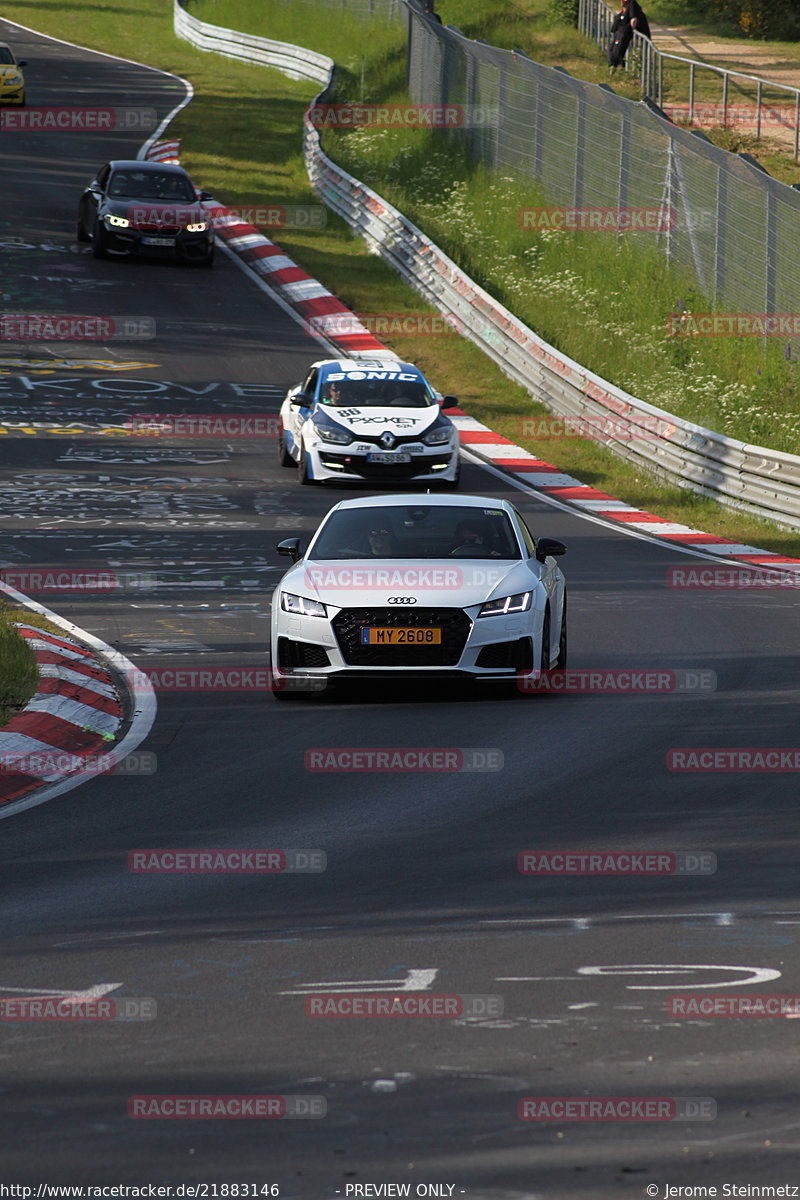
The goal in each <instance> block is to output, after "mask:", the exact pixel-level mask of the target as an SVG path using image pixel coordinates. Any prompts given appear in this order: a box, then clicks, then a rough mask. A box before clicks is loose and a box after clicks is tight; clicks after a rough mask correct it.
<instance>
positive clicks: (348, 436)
mask: <svg viewBox="0 0 800 1200" xmlns="http://www.w3.org/2000/svg"><path fill="white" fill-rule="evenodd" d="M313 424H314V428H315V430H316V431H317V433H318V434H319V436H320V437H321V438H322V440H323V442H336V443H337V445H339V446H346V445H347V444H348V442H352V440H353V435H352V433H350V432H349V431H348V430H347V429H337V428H336V427H335V426H334V425H322V424H319V425H318V424H317V422H316V421H314V423H313Z"/></svg>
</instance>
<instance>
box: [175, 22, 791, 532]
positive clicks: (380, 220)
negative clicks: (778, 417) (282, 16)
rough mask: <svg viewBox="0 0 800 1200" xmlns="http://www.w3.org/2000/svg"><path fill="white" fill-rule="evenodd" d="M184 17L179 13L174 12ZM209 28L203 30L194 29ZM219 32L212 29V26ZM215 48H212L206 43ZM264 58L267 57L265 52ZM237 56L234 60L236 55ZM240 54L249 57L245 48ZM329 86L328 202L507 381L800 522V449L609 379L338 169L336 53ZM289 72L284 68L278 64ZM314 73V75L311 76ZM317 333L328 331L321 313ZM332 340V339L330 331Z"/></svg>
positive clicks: (681, 473)
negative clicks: (729, 431) (650, 399)
mask: <svg viewBox="0 0 800 1200" xmlns="http://www.w3.org/2000/svg"><path fill="white" fill-rule="evenodd" d="M174 4H175V12H176V21H175V31H176V33H177V34H178V35H179V36H182V37H186V33H187V32H189V33H190V35H191V36H190V37H187V38H186V40H189V41H192V44H195V41H194V39H197V38H203V39H204V40H209V41H210V40H213V41H219V42H221V43H223V44H227V45H228V46H235V45H237V44H239V45H240V46H241V47H243V48H244V49H245V50H246V54H247V57H248V60H249V61H254V62H264V63H265V64H266V65H270V66H272V65H275V63H274V61H270V60H268V58H267V56H268V55H270V56H272V55H273V54H274V50H273V48H274V47H275V46H279V47H280V48H281V49H280V54H281V56H283V57H285V58H286V59H287V60H291V57H292V52H294V54H295V55H296V59H295V60H294V62H292V61H289V62H288V66H289V68H290V69H291V70H293V71H299V67H300V65H301V64H302V65H303V66H306V67H307V66H308V64H309V63H311V62H312V59H313V60H315V65H316V67H318V66H319V60H320V59H323V58H324V56H322V55H317V54H312V52H311V51H308V50H305V49H304V48H303V47H296V46H291V45H289V44H287V43H280V42H278V43H275V42H270V41H269V40H268V39H264V38H254V37H251V36H250V35H247V34H239V33H236V32H235V31H234V30H228V29H220V28H219V27H216V26H211V27H209V26H205V23H204V22H199V21H197V20H196V19H195V18H188V22H187V21H186V20H185V18H186V16H187V14H186V13H185V12H184V11H183V9H181V7H180V3H179V0H174ZM178 14H180V20H179V17H178ZM198 27H202V28H198ZM209 29H212V30H214V33H213V35H212V34H210V33H209V32H208V30H209ZM208 48H210V46H209V47H208ZM260 55H263V56H264V57H259V56H260ZM231 57H236V56H235V55H231ZM242 57H244V55H242ZM325 61H326V63H327V64H328V65H327V66H326V68H325V74H324V77H323V76H321V75H317V76H316V77H315V78H316V79H317V80H318V81H321V82H323V83H324V85H325V86H324V88H323V90H322V91H321V92H320V93H319V94H318V95H317V96H316V97H315V98H314V100H313V101H312V102H311V104H310V105H309V108H308V110H307V111H306V113H305V116H304V128H303V154H304V159H305V163H306V169H307V171H308V175H309V179H310V181H311V186H312V187H313V189H314V191H315V193H316V194H317V195H318V196H319V197H320V199H321V200H322V201H323V203H325V204H326V205H327V206H328V207H329V208H331V209H332V210H333V211H334V212H335V213H337V214H338V215H339V216H341V217H342V218H343V219H344V220H345V221H346V222H347V224H348V225H349V226H350V227H351V229H354V230H356V231H357V232H358V233H359V234H360V235H361V236H362V237H363V238H364V240H365V241H366V242H367V243H368V245H370V246H371V247H372V248H374V249H375V250H376V251H377V252H378V253H379V254H380V255H381V257H382V258H383V259H385V261H386V262H388V263H389V264H390V265H391V266H392V267H393V268H394V269H395V270H396V271H397V272H398V273H399V274H400V275H401V276H402V277H403V278H404V279H405V280H406V282H407V283H408V284H410V286H411V287H413V288H414V289H415V290H416V291H417V292H418V293H419V294H420V295H421V296H422V297H423V298H424V299H425V300H427V301H428V303H430V304H431V305H432V306H433V307H434V308H436V309H438V310H439V311H440V312H441V313H444V314H447V315H450V316H452V317H454V318H456V320H457V322H458V323H459V325H460V328H461V330H462V332H463V333H464V334H465V336H467V337H469V338H470V340H471V341H473V342H475V344H476V345H478V346H479V347H480V348H481V349H482V350H483V351H484V353H486V354H487V355H488V356H489V357H490V358H491V359H492V360H493V361H494V362H495V363H497V365H498V366H499V367H500V368H501V369H502V370H503V371H504V372H505V374H507V375H508V376H509V377H510V378H512V379H513V380H515V381H516V382H517V383H519V384H521V385H522V386H523V387H524V388H525V389H526V390H527V391H528V392H529V393H530V394H531V396H533V397H534V399H535V400H537V401H539V402H540V403H541V404H542V405H543V406H544V407H545V408H546V409H548V410H549V411H550V412H551V413H553V414H555V415H556V416H558V417H563V418H575V419H577V420H579V421H582V422H584V424H585V426H586V427H587V428H589V429H591V428H592V427H596V428H597V429H599V430H604V429H607V428H611V429H612V432H610V433H603V434H602V435H601V436H598V437H596V438H593V439H592V440H594V441H596V442H598V443H599V444H602V445H604V446H606V447H607V448H608V449H609V450H611V451H612V452H613V453H614V454H616V455H617V456H618V457H620V458H622V459H625V460H627V461H629V462H632V463H634V464H635V465H637V466H640V467H644V468H645V469H647V470H648V471H650V472H651V473H654V474H656V475H658V476H660V477H661V478H663V479H665V480H668V481H669V482H670V483H673V484H676V485H678V486H680V487H682V488H686V489H689V490H691V491H693V492H696V493H698V494H700V495H704V496H709V497H711V498H713V499H715V500H717V501H719V502H720V503H721V504H724V505H727V506H729V507H732V508H736V509H740V510H742V511H745V512H748V513H751V514H753V515H755V516H759V517H764V518H767V519H769V520H772V521H775V522H776V523H778V524H780V525H783V526H786V527H788V528H791V529H800V455H795V454H788V453H785V452H783V451H778V450H771V449H769V448H768V447H765V446H758V445H751V444H749V443H745V442H742V441H738V440H737V439H735V438H729V437H726V436H725V435H723V434H720V433H715V432H714V431H713V430H710V429H705V428H704V427H703V426H701V425H697V424H695V423H694V422H691V421H686V420H684V419H683V418H681V417H676V416H674V415H673V414H671V413H668V412H666V411H665V410H664V409H660V408H657V407H655V406H654V405H652V404H649V403H647V402H646V401H644V400H638V399H637V398H636V397H635V396H631V395H630V394H629V393H628V392H626V391H624V390H623V389H622V388H619V387H616V386H615V385H614V384H611V383H609V382H608V381H606V380H604V379H602V378H601V377H600V376H599V375H595V374H594V373H593V372H592V371H589V370H587V368H585V367H582V366H581V365H580V364H579V363H577V362H575V361H574V360H573V359H571V358H569V357H567V356H566V355H565V354H562V353H561V351H559V350H557V349H556V348H555V347H554V346H551V345H550V344H549V343H547V342H545V341H544V340H543V339H542V338H540V337H538V336H537V334H536V333H534V331H533V330H532V329H530V328H529V327H528V326H527V325H525V324H524V322H523V321H521V320H520V319H519V318H518V317H515V316H514V314H513V313H511V312H509V310H508V309H507V308H505V307H504V306H503V305H502V304H500V303H499V302H498V301H497V300H495V299H494V298H493V297H492V296H490V295H489V294H488V292H486V291H485V290H484V289H483V288H481V287H480V286H479V285H478V284H476V283H475V282H474V281H473V280H472V279H470V277H469V276H468V275H467V274H466V272H464V271H462V270H461V268H460V267H458V266H457V265H456V264H455V263H454V262H453V261H452V259H450V258H448V256H447V255H446V254H445V253H444V252H443V251H442V250H440V249H439V247H438V246H437V245H436V244H435V243H434V242H432V241H431V240H430V238H428V237H427V235H426V234H424V233H423V232H422V230H420V229H418V228H417V226H416V225H414V224H413V223H412V222H411V221H409V220H408V218H406V217H405V216H403V214H402V213H401V212H399V211H398V209H396V208H394V207H393V206H392V205H391V204H389V203H388V202H387V201H386V200H384V199H383V198H382V197H381V196H379V195H378V193H377V192H375V191H373V190H372V188H369V187H368V186H367V185H366V184H364V183H362V182H360V181H359V180H358V179H356V178H355V177H354V176H352V175H350V174H349V173H348V172H347V171H345V170H344V169H343V168H342V167H340V166H337V164H336V163H334V162H333V160H332V159H331V158H329V157H328V155H326V154H325V152H324V150H323V149H322V145H321V141H320V134H319V130H318V129H317V128H316V126H315V125H314V123H313V121H312V119H311V116H310V113H311V110H312V109H313V108H314V106H315V105H316V104H318V103H320V101H321V100H322V98H323V97H324V96H325V94H326V92H327V90H328V88H329V87H330V84H331V79H332V75H333V70H334V64H333V61H332V60H331V59H327V60H325ZM279 69H281V70H286V68H285V67H281V68H279ZM307 77H308V76H307ZM320 332H321V333H322V334H323V335H325V332H326V331H325V328H324V319H321V323H320ZM331 340H335V337H333V336H332V337H331Z"/></svg>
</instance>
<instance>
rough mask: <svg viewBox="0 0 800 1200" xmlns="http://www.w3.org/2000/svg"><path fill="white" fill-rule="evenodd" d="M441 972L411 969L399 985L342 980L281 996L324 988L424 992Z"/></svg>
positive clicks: (436, 968) (338, 990)
mask: <svg viewBox="0 0 800 1200" xmlns="http://www.w3.org/2000/svg"><path fill="white" fill-rule="evenodd" d="M438 972H439V968H438V967H433V968H428V969H419V970H416V969H413V968H412V969H410V970H409V972H408V975H407V976H406V978H405V980H404V981H403V982H402V983H400V984H398V983H397V982H396V980H394V979H350V980H347V981H346V982H344V983H343V982H342V981H341V980H340V979H337V980H331V981H328V982H324V983H306V984H303V986H302V987H301V988H293V989H292V990H290V991H286V992H279V993H278V994H279V995H281V996H305V995H310V994H313V993H314V992H315V991H319V990H320V989H321V988H324V989H325V990H326V991H329V992H424V991H426V990H427V989H428V988H429V987H430V986H431V984H432V983H433V981H434V979H435V978H436V976H437V974H438Z"/></svg>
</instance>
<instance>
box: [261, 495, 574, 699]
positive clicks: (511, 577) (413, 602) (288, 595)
mask: <svg viewBox="0 0 800 1200" xmlns="http://www.w3.org/2000/svg"><path fill="white" fill-rule="evenodd" d="M564 551H565V547H564V545H563V544H562V543H561V542H557V541H555V540H554V539H552V538H545V537H540V538H538V539H536V538H534V537H533V535H532V534H531V533H530V531H529V529H528V527H527V525H526V524H525V522H524V520H523V519H522V517H521V516H520V514H519V513H518V512H517V511H516V509H515V508H514V507H513V505H511V504H509V503H508V501H506V500H495V499H492V498H487V497H485V496H459V497H458V498H457V499H456V498H455V497H450V496H440V495H404V496H402V495H401V496H378V497H376V496H369V497H364V498H359V499H356V500H343V501H342V502H341V503H340V504H337V505H335V507H334V508H332V509H331V510H330V512H329V513H328V514H327V516H326V517H325V518H324V520H323V521H322V524H321V525H320V526H319V528H318V529H317V531H316V533H315V534H314V535H313V537H312V538H311V542H310V545H309V546H308V548H307V550H306V551H305V554H304V553H303V551H302V549H301V546H300V538H297V537H292V538H287V539H286V540H285V541H283V542H281V543H280V545H279V546H278V552H279V554H283V555H286V556H288V557H289V558H291V559H292V562H293V564H294V565H293V566H292V567H290V568H289V570H288V571H287V572H286V574H285V575H284V576H283V578H282V579H281V581H280V583H279V584H278V587H277V588H276V589H275V592H274V594H273V597H272V669H273V672H274V674H275V677H276V685H277V686H276V687H275V689H274V694H275V696H276V698H278V699H286V698H290V697H291V696H292V695H295V694H296V693H297V692H298V691H302V690H304V688H305V689H306V690H308V691H317V690H320V689H321V688H322V686H323V684H322V681H323V680H332V679H333V680H336V679H343V678H362V679H364V678H369V677H383V678H386V677H389V678H398V677H401V676H402V677H409V676H415V677H422V678H424V677H428V678H429V677H431V676H436V677H453V678H462V679H463V678H465V677H468V678H472V679H477V680H480V679H487V680H503V679H505V680H509V679H510V680H512V681H513V680H514V679H515V677H516V678H530V679H536V678H538V676H539V674H540V672H541V671H542V670H547V669H550V668H561V667H565V666H566V661H567V596H566V584H565V581H564V576H563V574H562V573H561V571H560V570H559V567H558V564H557V563H556V557H557V556H559V555H561V554H563V553H564Z"/></svg>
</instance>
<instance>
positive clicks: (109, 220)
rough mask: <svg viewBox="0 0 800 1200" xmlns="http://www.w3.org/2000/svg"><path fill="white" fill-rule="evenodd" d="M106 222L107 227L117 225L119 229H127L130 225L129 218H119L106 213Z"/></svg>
mask: <svg viewBox="0 0 800 1200" xmlns="http://www.w3.org/2000/svg"><path fill="white" fill-rule="evenodd" d="M104 220H105V223H106V225H116V227H117V228H118V229H127V228H128V226H129V225H130V221H129V220H128V218H127V217H117V216H115V215H114V214H113V213H106V215H105V218H104Z"/></svg>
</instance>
